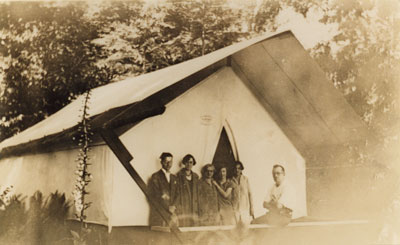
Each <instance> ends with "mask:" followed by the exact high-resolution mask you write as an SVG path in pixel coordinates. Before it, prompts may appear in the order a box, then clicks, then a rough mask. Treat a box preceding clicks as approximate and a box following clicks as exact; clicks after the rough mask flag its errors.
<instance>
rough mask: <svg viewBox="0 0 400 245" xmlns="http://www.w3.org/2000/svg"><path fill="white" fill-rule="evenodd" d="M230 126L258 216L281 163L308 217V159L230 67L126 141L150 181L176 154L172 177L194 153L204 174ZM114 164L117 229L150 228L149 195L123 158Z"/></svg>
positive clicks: (127, 135) (301, 211)
mask: <svg viewBox="0 0 400 245" xmlns="http://www.w3.org/2000/svg"><path fill="white" fill-rule="evenodd" d="M228 125H229V127H230V130H231V132H232V133H231V138H234V141H235V145H236V147H237V150H238V154H239V159H240V160H241V161H242V162H243V163H244V165H245V170H244V174H245V175H247V176H248V177H249V180H250V185H251V187H252V189H253V196H254V208H255V212H256V216H259V215H262V214H264V213H265V209H264V208H263V207H262V200H263V199H264V197H265V195H266V193H267V189H268V187H269V186H270V185H271V184H272V183H273V180H272V175H271V170H272V166H273V164H276V163H277V162H280V163H283V164H285V166H286V168H287V171H288V173H289V174H288V180H289V181H290V182H291V183H292V184H293V185H294V186H295V188H296V190H297V193H298V200H297V201H298V203H299V206H298V215H305V214H306V194H305V188H306V187H305V165H304V160H303V158H302V157H301V156H300V154H299V153H298V152H297V151H296V149H295V148H294V147H293V145H292V144H291V143H290V141H289V140H288V139H287V138H286V136H285V135H284V134H283V133H282V131H281V130H280V128H279V126H278V125H277V124H276V123H275V122H274V121H273V120H272V118H271V117H270V116H269V114H268V113H267V112H266V111H265V109H264V108H263V107H262V106H261V105H260V103H259V102H258V100H257V99H256V98H255V97H254V95H253V94H252V93H251V91H249V90H248V89H247V87H246V86H245V85H244V84H243V82H242V81H241V80H240V79H239V78H238V77H237V76H236V75H235V73H234V72H233V71H232V69H231V68H230V67H224V68H221V69H220V70H219V71H217V72H216V73H214V74H212V75H211V76H209V77H208V78H206V79H205V80H204V81H203V82H201V83H199V84H197V85H196V86H195V87H193V88H191V89H190V90H188V91H187V92H186V93H184V94H183V95H182V96H180V97H179V98H177V99H175V100H173V101H172V102H171V103H169V104H168V105H167V109H166V111H165V112H164V114H162V115H160V116H156V117H152V118H148V119H146V120H144V121H142V122H141V123H139V124H138V125H136V126H135V127H133V128H132V129H130V130H129V131H127V132H126V133H125V134H123V135H122V136H121V140H122V142H123V143H124V144H125V145H126V146H127V148H128V150H129V151H130V152H131V153H132V155H133V156H134V159H133V161H132V162H131V164H132V165H133V166H134V167H135V169H136V170H137V171H138V172H139V174H140V175H141V176H142V178H144V180H145V181H147V180H148V178H149V177H150V176H151V174H152V173H154V172H155V171H157V170H159V169H160V163H159V159H158V157H159V155H160V153H161V152H164V151H169V152H171V153H172V154H173V155H174V166H173V168H172V172H177V171H178V170H179V168H180V165H179V163H180V161H181V159H182V158H183V156H184V155H185V154H188V153H191V154H192V155H194V157H195V158H196V160H197V164H196V166H195V167H194V171H195V172H197V173H200V169H201V167H202V166H204V164H206V163H210V162H211V161H212V159H213V156H214V153H215V150H216V147H217V143H218V140H219V137H220V134H221V130H222V127H224V126H225V127H228ZM114 162H115V164H113V166H114V191H113V193H114V194H113V204H112V210H113V211H112V213H113V214H112V225H113V226H124V225H146V224H148V212H149V205H148V203H147V201H146V199H145V197H144V195H143V193H142V192H141V191H140V189H139V188H138V187H137V185H136V184H135V183H134V181H133V180H132V179H131V178H130V177H129V175H128V174H127V173H126V171H125V169H123V167H122V166H121V165H120V164H119V163H117V159H114ZM122 200H123V201H122Z"/></svg>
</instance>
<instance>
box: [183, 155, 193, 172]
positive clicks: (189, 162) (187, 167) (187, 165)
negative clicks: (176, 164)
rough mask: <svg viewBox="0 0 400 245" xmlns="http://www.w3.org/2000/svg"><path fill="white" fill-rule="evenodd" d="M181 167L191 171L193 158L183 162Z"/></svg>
mask: <svg viewBox="0 0 400 245" xmlns="http://www.w3.org/2000/svg"><path fill="white" fill-rule="evenodd" d="M183 165H184V166H185V169H186V170H192V168H193V165H194V160H193V158H189V160H188V161H187V162H184V163H183Z"/></svg>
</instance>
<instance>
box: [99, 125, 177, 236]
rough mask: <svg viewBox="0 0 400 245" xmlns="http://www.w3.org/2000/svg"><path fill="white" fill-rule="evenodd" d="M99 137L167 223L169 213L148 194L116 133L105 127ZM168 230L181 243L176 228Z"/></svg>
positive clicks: (131, 157)
mask: <svg viewBox="0 0 400 245" xmlns="http://www.w3.org/2000/svg"><path fill="white" fill-rule="evenodd" d="M100 134H101V137H102V138H103V140H104V141H105V142H106V144H107V145H108V147H110V149H111V150H112V152H114V154H115V155H116V156H117V158H118V160H119V161H120V162H121V164H122V165H123V166H124V168H125V169H126V171H128V173H129V175H130V176H131V178H132V179H133V180H134V181H135V182H136V184H137V185H138V186H139V188H140V189H141V190H142V192H143V193H144V195H145V196H146V197H147V199H148V200H149V202H150V205H151V206H152V207H153V208H155V210H156V211H157V212H158V213H159V214H160V215H161V218H162V219H163V220H164V221H165V222H166V223H167V224H170V223H169V220H170V216H171V215H170V214H169V213H168V211H167V210H166V209H165V208H164V207H162V206H161V205H160V204H159V203H158V202H157V200H155V199H154V198H153V197H152V196H150V194H149V192H148V189H147V185H146V183H145V182H144V181H143V179H142V178H141V177H140V175H139V174H138V172H136V170H135V168H133V166H132V165H131V163H130V161H131V160H132V159H133V156H132V155H131V154H130V153H129V151H128V149H126V147H125V145H124V144H123V143H122V141H121V140H120V139H119V137H118V135H117V134H116V133H115V132H114V131H113V130H111V129H105V130H102V131H101V132H100ZM169 228H170V230H171V231H172V233H173V234H174V235H175V237H176V238H177V240H178V241H179V242H180V243H181V244H182V240H181V239H180V238H179V236H178V232H179V230H178V228H177V227H173V226H171V225H169Z"/></svg>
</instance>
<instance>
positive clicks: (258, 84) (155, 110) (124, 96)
mask: <svg viewBox="0 0 400 245" xmlns="http://www.w3.org/2000/svg"><path fill="white" fill-rule="evenodd" d="M288 37H289V38H288ZM226 65H231V66H232V67H233V68H234V70H235V72H237V73H238V74H239V76H240V77H241V79H242V80H243V81H245V82H246V81H247V84H248V86H249V87H250V89H252V91H253V93H254V94H255V96H257V97H258V99H259V101H260V103H262V104H263V105H264V107H265V108H266V110H267V111H268V112H269V113H270V114H272V116H273V118H274V119H275V121H277V122H278V124H279V125H280V126H281V127H282V129H283V131H284V132H285V133H286V134H287V135H288V137H289V138H290V139H291V140H292V141H294V144H295V145H296V147H297V148H299V147H300V146H301V145H302V146H301V147H303V148H307V147H311V146H313V145H315V144H312V142H315V143H316V144H318V143H319V142H324V141H327V142H332V144H339V143H341V142H345V141H346V140H348V139H349V138H348V132H349V131H347V129H345V130H343V129H342V128H343V126H345V127H344V128H346V125H350V126H349V128H351V129H357V130H358V131H357V133H358V136H359V137H363V136H364V135H365V133H364V132H365V131H366V130H365V125H363V123H362V121H361V120H360V118H359V117H358V116H357V115H356V114H355V113H354V111H353V110H352V108H351V107H350V106H349V105H348V104H347V103H346V101H345V99H344V98H343V96H342V95H341V94H340V93H339V92H338V91H336V90H335V88H334V87H333V86H332V84H331V83H329V81H327V79H326V77H325V75H324V73H323V72H322V70H321V69H320V68H319V67H318V65H317V64H316V63H315V62H314V61H313V60H312V59H311V57H309V55H308V54H307V52H306V51H305V50H304V48H303V47H302V46H301V44H299V43H298V41H297V39H296V38H295V37H294V35H293V34H292V33H291V32H290V31H285V32H281V33H274V34H270V35H264V36H260V37H257V38H254V39H251V40H247V41H243V42H241V43H237V44H234V45H231V46H228V47H225V48H222V49H220V50H217V51H215V52H212V53H210V54H207V55H204V56H201V57H198V58H195V59H192V60H189V61H186V62H183V63H180V64H177V65H173V66H170V67H167V68H164V69H161V70H158V71H155V72H151V73H147V74H144V75H141V76H137V77H130V78H127V79H125V80H122V81H119V82H115V83H111V84H108V85H104V86H101V87H98V88H95V89H93V90H92V91H91V97H90V109H89V115H90V116H91V117H92V118H93V120H92V128H95V129H96V128H101V127H103V126H104V124H105V123H107V122H110V120H111V119H113V120H112V121H113V123H114V124H113V125H111V126H112V127H113V128H121V126H124V125H129V126H132V123H137V122H139V121H141V120H143V119H145V118H147V117H149V116H154V115H158V114H161V113H163V112H164V110H165V105H166V104H167V103H168V102H170V101H171V100H173V99H174V98H176V97H178V96H179V95H181V94H182V93H184V92H185V91H186V90H188V89H190V88H191V87H193V86H194V85H195V84H197V83H198V82H200V81H202V80H203V79H204V78H206V77H207V76H209V75H210V74H212V73H214V72H215V71H216V70H218V69H219V68H220V67H222V66H226ZM282 91H283V93H282V94H281V96H275V95H276V94H279V93H281V92H282ZM285 91H286V92H285ZM289 97H290V99H289V100H287V98H289ZM83 101H84V95H81V96H79V97H78V98H77V99H76V100H74V101H73V102H71V103H70V104H69V105H67V106H65V107H64V108H62V109H61V110H59V111H58V112H56V113H55V114H53V115H51V116H50V117H48V118H46V119H45V120H43V121H41V122H39V123H37V124H36V125H34V126H32V127H30V128H28V129H26V130H25V131H23V132H22V133H20V134H17V135H15V136H13V137H11V138H9V139H6V140H4V141H3V142H1V143H0V158H3V157H6V156H10V155H19V154H25V153H27V152H43V151H51V148H52V147H53V146H54V145H55V144H54V142H57V141H58V142H63V143H64V144H65V143H66V142H67V141H69V142H70V143H72V142H71V141H72V140H71V138H72V137H73V136H74V135H76V132H77V125H78V123H79V121H80V117H81V113H82V112H80V109H81V108H82V106H83ZM288 101H291V103H288ZM296 106H297V108H296ZM332 112H335V113H333V114H332ZM337 112H340V113H337ZM332 115H335V116H334V117H332ZM116 119H117V120H116ZM336 119H340V120H339V122H340V123H339V124H335V120H336ZM310 123H311V124H315V128H314V129H315V130H314V131H318V130H319V131H320V132H323V133H325V134H324V135H322V136H320V137H319V135H318V133H317V134H315V133H311V131H313V128H312V127H310V125H309V124H310ZM317 129H318V130H317ZM360 129H361V130H360ZM338 138H339V139H338ZM332 139H333V140H332ZM337 139H338V140H337ZM315 140H317V141H315ZM60 144H61V143H60Z"/></svg>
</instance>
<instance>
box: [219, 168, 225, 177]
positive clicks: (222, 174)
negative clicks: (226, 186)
mask: <svg viewBox="0 0 400 245" xmlns="http://www.w3.org/2000/svg"><path fill="white" fill-rule="evenodd" d="M219 176H220V177H221V178H226V168H221V170H220V171H219Z"/></svg>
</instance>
